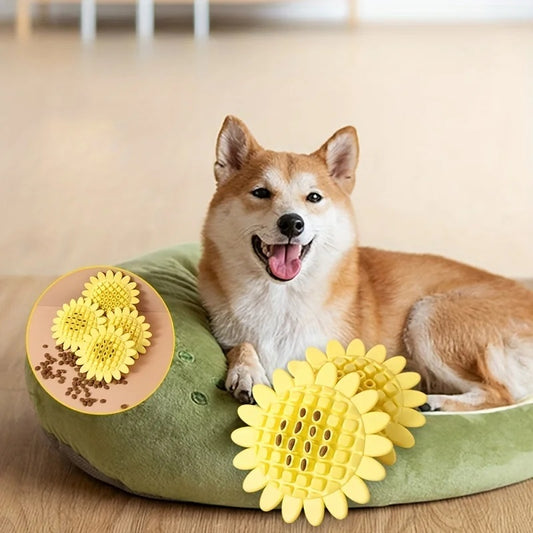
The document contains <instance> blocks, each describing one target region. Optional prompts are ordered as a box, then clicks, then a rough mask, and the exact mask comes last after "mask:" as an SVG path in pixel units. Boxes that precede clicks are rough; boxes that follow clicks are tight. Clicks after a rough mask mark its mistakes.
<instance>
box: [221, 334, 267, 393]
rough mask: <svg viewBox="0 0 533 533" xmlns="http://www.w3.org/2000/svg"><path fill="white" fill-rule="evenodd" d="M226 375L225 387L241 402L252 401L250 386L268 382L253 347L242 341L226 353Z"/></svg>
mask: <svg viewBox="0 0 533 533" xmlns="http://www.w3.org/2000/svg"><path fill="white" fill-rule="evenodd" d="M226 357H227V359H228V375H227V377H226V389H227V390H228V391H229V392H231V394H233V396H235V398H236V399H237V400H239V402H241V403H254V399H253V396H252V387H253V386H254V385H257V384H258V383H263V384H265V385H268V384H269V381H268V378H267V376H266V373H265V370H264V368H263V366H262V365H261V362H260V361H259V357H258V355H257V352H256V351H255V348H254V347H253V346H252V345H251V344H250V343H249V342H243V343H242V344H239V345H237V346H235V347H234V348H232V349H231V350H230V351H229V352H228V353H227V354H226Z"/></svg>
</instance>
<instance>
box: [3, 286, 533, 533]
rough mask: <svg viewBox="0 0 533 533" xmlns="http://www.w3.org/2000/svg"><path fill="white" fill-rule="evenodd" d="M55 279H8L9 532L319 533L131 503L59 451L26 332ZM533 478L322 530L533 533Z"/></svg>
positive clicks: (201, 509)
mask: <svg viewBox="0 0 533 533" xmlns="http://www.w3.org/2000/svg"><path fill="white" fill-rule="evenodd" d="M51 281H52V278H45V277H8V276H2V277H0V324H1V325H2V326H1V335H0V343H1V344H0V532H1V533H12V532H17V533H19V532H20V533H28V532H30V533H33V532H53V533H63V532H65V533H66V532H68V533H76V532H82V531H83V532H85V531H88V532H91V531H95V532H100V531H101V532H106V533H107V532H117V533H118V532H120V533H122V532H127V533H132V532H144V531H146V532H150V533H152V532H156V531H160V532H167V531H172V532H178V531H179V532H181V531H183V532H196V531H198V532H203V531H205V532H227V533H240V532H243V533H244V532H246V533H248V532H253V531H261V532H263V533H274V532H278V531H281V530H282V528H283V529H287V530H290V531H306V530H310V529H312V528H311V527H310V526H308V525H307V523H306V522H305V521H304V519H302V518H301V519H299V520H298V522H297V523H296V524H294V525H292V526H290V528H289V526H285V527H283V524H282V521H281V517H280V514H279V513H278V512H277V511H273V512H271V513H268V514H267V513H262V512H261V511H250V510H239V509H228V508H218V507H208V506H200V505H192V504H181V503H168V502H159V501H152V500H147V499H143V498H139V497H136V496H130V495H129V494H125V493H123V492H121V491H119V490H118V489H115V488H113V487H110V486H108V485H105V484H103V483H101V482H99V481H96V480H94V479H92V478H90V477H89V476H87V475H86V474H85V473H83V472H81V471H80V470H78V469H77V468H76V467H74V466H72V465H71V464H70V463H68V462H67V461H66V460H65V459H63V458H62V457H61V456H59V455H58V453H57V452H56V451H55V450H54V449H53V448H52V447H51V445H50V444H49V442H48V440H47V439H46V437H45V436H44V434H43V433H42V431H41V430H40V427H39V424H38V422H37V419H36V416H35V413H34V412H33V409H32V406H31V404H30V401H29V398H28V394H27V392H26V389H25V384H24V376H23V366H24V358H25V355H24V354H25V349H24V330H25V325H26V320H27V317H28V314H29V312H30V309H31V306H32V304H33V302H34V301H35V300H36V298H37V297H38V296H39V294H40V293H41V291H42V290H43V289H44V288H45V287H46V286H47V285H48V283H49V282H51ZM532 501H533V480H529V481H527V482H524V483H520V484H516V485H513V486H510V487H506V488H503V489H499V490H494V491H491V492H487V493H484V494H478V495H475V496H468V497H464V498H456V499H453V500H446V501H439V502H431V503H421V504H414V505H401V506H393V507H386V508H382V509H360V510H352V511H351V512H350V513H349V515H348V518H347V519H346V520H344V521H341V522H337V521H336V520H335V519H333V518H332V517H331V516H327V517H326V519H325V520H324V523H323V526H322V531H336V532H337V531H338V532H344V531H346V532H348V531H349V532H367V531H368V532H370V531H371V532H373V533H374V532H375V533H381V532H383V533H385V532H386V533H394V532H402V533H409V532H432V533H433V532H441V531H442V532H444V531H461V532H469V533H471V532H477V531H479V532H483V533H507V532H509V533H521V532H524V533H526V532H529V531H531V523H532V512H531V502H532Z"/></svg>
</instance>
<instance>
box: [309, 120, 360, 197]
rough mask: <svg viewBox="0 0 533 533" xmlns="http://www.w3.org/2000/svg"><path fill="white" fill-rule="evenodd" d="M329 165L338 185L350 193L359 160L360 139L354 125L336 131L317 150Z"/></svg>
mask: <svg viewBox="0 0 533 533" xmlns="http://www.w3.org/2000/svg"><path fill="white" fill-rule="evenodd" d="M315 154H317V155H318V156H319V157H321V158H322V159H323V160H324V161H325V163H326V166H327V167H328V172H329V175H330V176H331V177H332V178H333V179H334V180H335V182H336V183H337V185H338V186H339V187H340V188H341V189H342V190H343V191H344V192H345V193H346V194H350V193H351V192H352V190H353V187H354V185H355V169H356V168H357V163H358V161H359V140H358V138H357V131H356V129H355V128H354V127H353V126H345V127H344V128H341V129H340V130H338V131H337V132H335V133H334V134H333V135H332V136H331V137H330V138H329V139H328V140H327V141H326V142H325V143H324V144H323V145H322V146H321V147H320V148H319V149H318V150H317V151H316V152H315Z"/></svg>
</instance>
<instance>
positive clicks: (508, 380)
mask: <svg viewBox="0 0 533 533" xmlns="http://www.w3.org/2000/svg"><path fill="white" fill-rule="evenodd" d="M514 288H515V286H514V285H510V286H509V291H510V292H511V293H512V292H513V291H512V289H514ZM515 297H516V298H517V299H515ZM520 298H523V300H521V299H520ZM516 302H520V305H519V304H518V303H516ZM513 303H515V304H516V305H515V306H513V305H512V304H513ZM531 340H533V294H532V293H529V292H528V291H525V290H524V291H522V290H517V294H516V295H515V294H511V295H509V293H503V294H502V293H501V292H494V293H491V290H490V288H486V287H477V286H476V287H471V288H467V289H463V290H461V291H454V292H449V293H441V294H435V295H432V296H427V297H425V298H422V299H421V300H419V301H417V302H416V303H415V305H414V306H413V307H412V308H411V311H410V314H409V317H408V320H407V322H406V327H405V330H404V343H405V345H406V348H407V352H408V355H409V357H410V361H411V366H412V368H413V370H416V371H418V372H419V373H420V374H421V375H422V383H423V385H422V386H423V388H424V390H425V392H427V393H428V404H429V406H430V408H431V409H442V410H445V411H463V410H475V409H483V408H488V407H498V406H503V405H509V404H511V403H513V402H514V401H517V400H519V399H521V398H523V397H526V396H527V395H528V394H531V393H533V388H532V385H531V384H532V383H533V342H531Z"/></svg>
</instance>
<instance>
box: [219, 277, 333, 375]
mask: <svg viewBox="0 0 533 533" xmlns="http://www.w3.org/2000/svg"><path fill="white" fill-rule="evenodd" d="M248 289H249V287H247V290H246V292H245V293H243V294H240V295H238V296H237V297H235V296H234V298H233V299H232V302H231V308H228V307H227V302H225V303H224V304H223V305H221V306H216V307H217V308H216V309H215V310H214V312H213V313H212V328H213V331H214V334H215V336H216V338H217V339H218V341H219V342H220V343H221V344H222V345H223V346H224V347H228V348H230V347H233V346H235V345H237V344H240V343H241V342H243V339H246V341H247V342H250V343H251V344H253V345H254V347H255V349H256V351H257V354H258V356H259V359H260V361H261V364H262V365H263V368H264V369H265V372H266V374H267V376H268V378H269V379H271V378H272V372H273V371H274V370H275V369H276V368H285V367H286V365H287V362H288V361H290V360H292V359H304V358H305V350H306V348H308V347H309V346H315V347H317V348H319V349H322V350H324V349H325V347H326V344H327V341H328V340H330V339H332V338H336V337H337V336H338V333H339V324H340V320H339V311H338V310H334V309H327V308H326V309H325V308H324V304H323V298H324V295H323V294H315V295H312V296H309V295H305V296H304V295H301V294H298V291H291V290H287V289H289V288H288V287H286V286H279V285H273V284H272V283H268V284H260V285H258V286H256V287H254V288H251V289H250V290H248ZM221 303H222V302H221Z"/></svg>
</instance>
